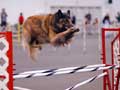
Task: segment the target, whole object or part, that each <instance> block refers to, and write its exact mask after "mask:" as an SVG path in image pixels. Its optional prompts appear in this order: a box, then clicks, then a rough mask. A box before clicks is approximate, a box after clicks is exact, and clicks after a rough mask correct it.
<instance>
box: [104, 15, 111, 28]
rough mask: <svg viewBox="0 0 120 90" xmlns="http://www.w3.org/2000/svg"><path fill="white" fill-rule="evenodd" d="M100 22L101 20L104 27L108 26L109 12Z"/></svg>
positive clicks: (109, 21)
mask: <svg viewBox="0 0 120 90" xmlns="http://www.w3.org/2000/svg"><path fill="white" fill-rule="evenodd" d="M102 22H103V25H104V26H105V27H109V26H110V24H111V20H110V16H109V14H106V15H105V16H104V18H103V21H102Z"/></svg>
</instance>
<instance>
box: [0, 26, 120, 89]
mask: <svg viewBox="0 0 120 90" xmlns="http://www.w3.org/2000/svg"><path fill="white" fill-rule="evenodd" d="M107 31H114V32H116V33H115V38H114V39H113V41H112V42H111V57H112V60H111V63H107V59H106V57H107V55H106V40H105V33H106V32H107ZM0 35H1V37H0V43H3V44H5V46H6V47H8V49H6V51H5V50H1V49H0V58H1V57H3V58H4V57H7V58H8V59H7V58H6V59H5V58H4V60H6V63H7V64H5V65H7V67H8V69H7V72H6V73H7V74H4V73H0V77H1V78H3V77H5V79H4V80H3V82H2V81H0V85H2V86H1V87H0V89H3V90H13V87H14V86H13V79H18V78H32V77H36V76H52V75H59V74H73V73H76V72H88V71H89V72H92V71H97V70H103V73H102V74H99V75H97V76H94V77H92V78H89V79H88V80H85V81H83V82H81V83H78V84H76V85H74V86H71V87H69V88H67V89H66V90H73V89H75V88H77V87H79V86H81V85H84V84H86V83H91V82H92V81H94V80H96V79H98V78H100V77H103V90H119V88H118V86H119V78H120V68H119V67H120V66H119V64H120V63H119V60H120V28H117V29H114V28H112V29H102V54H101V55H102V63H103V64H98V65H86V66H78V67H68V68H60V69H56V68H55V69H48V70H36V71H27V72H22V73H21V72H20V73H16V74H14V75H13V61H12V59H13V58H12V34H11V32H5V33H0ZM6 42H8V45H7V44H6ZM116 62H117V63H116ZM8 63H9V65H8ZM3 66H4V65H3ZM0 68H1V69H0V71H1V70H4V71H5V68H4V67H0ZM109 69H112V81H110V74H111V73H110V70H109ZM8 73H9V75H8Z"/></svg>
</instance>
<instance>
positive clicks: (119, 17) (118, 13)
mask: <svg viewBox="0 0 120 90" xmlns="http://www.w3.org/2000/svg"><path fill="white" fill-rule="evenodd" d="M116 19H117V22H118V23H120V12H117V16H116Z"/></svg>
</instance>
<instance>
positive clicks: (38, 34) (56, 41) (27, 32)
mask: <svg viewBox="0 0 120 90" xmlns="http://www.w3.org/2000/svg"><path fill="white" fill-rule="evenodd" d="M76 32H79V29H78V28H75V27H74V25H73V23H72V20H71V18H70V15H69V14H67V13H63V12H62V11H61V10H58V11H57V12H56V13H54V14H47V15H34V16H30V17H28V18H27V19H26V21H25V22H24V24H23V34H22V36H23V46H24V47H25V48H27V50H28V52H29V55H30V57H31V58H32V59H33V60H35V59H36V58H35V57H36V55H37V51H38V49H39V50H41V49H42V45H43V44H48V43H49V44H51V45H53V46H54V47H60V46H64V45H65V44H69V43H70V42H71V39H72V37H73V36H74V33H76Z"/></svg>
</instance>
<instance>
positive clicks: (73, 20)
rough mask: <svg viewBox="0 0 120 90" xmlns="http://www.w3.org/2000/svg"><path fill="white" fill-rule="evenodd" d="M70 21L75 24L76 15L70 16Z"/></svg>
mask: <svg viewBox="0 0 120 90" xmlns="http://www.w3.org/2000/svg"><path fill="white" fill-rule="evenodd" d="M72 23H73V24H74V25H76V16H75V15H74V16H72Z"/></svg>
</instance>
